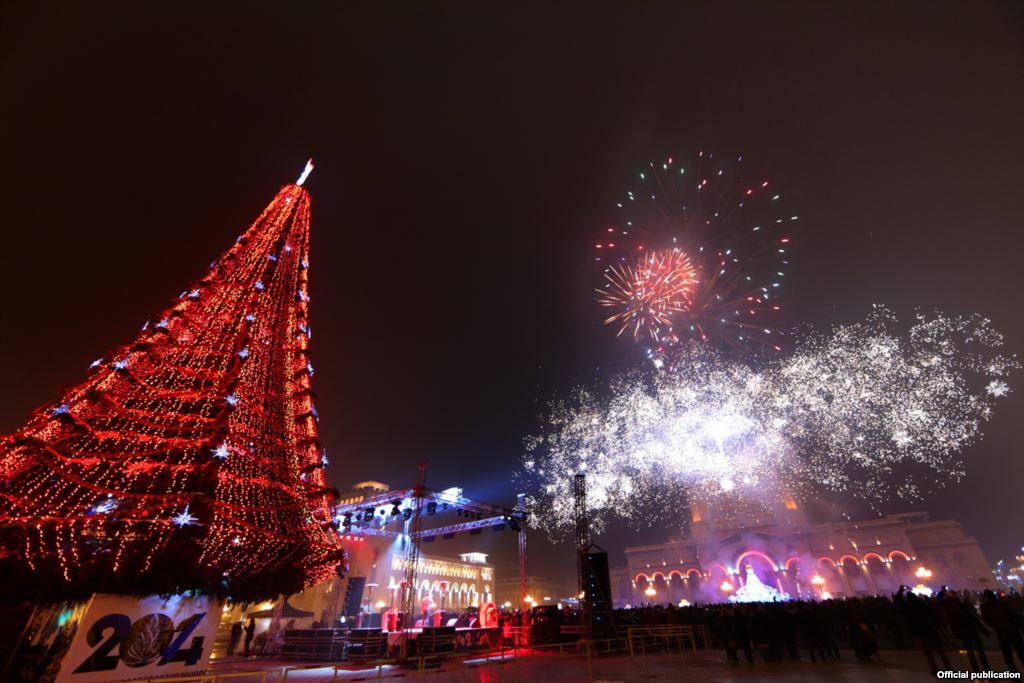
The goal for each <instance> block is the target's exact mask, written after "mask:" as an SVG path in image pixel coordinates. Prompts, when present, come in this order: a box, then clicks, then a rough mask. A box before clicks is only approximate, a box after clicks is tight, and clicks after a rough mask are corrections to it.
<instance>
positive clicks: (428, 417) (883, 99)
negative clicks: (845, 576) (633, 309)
mask: <svg viewBox="0 0 1024 683" xmlns="http://www.w3.org/2000/svg"><path fill="white" fill-rule="evenodd" d="M41 5H42V3H36V2H13V3H12V2H8V3H5V5H4V9H3V10H0V11H2V14H0V92H2V93H3V96H2V101H3V106H2V107H0V149H2V150H3V153H2V157H0V174H2V177H0V211H2V230H3V237H4V244H3V249H2V250H0V330H2V341H0V383H2V386H3V388H4V390H3V391H2V392H0V431H3V432H8V431H12V430H14V429H15V428H16V427H17V426H18V425H19V424H20V423H21V422H22V421H23V420H24V418H25V417H26V416H27V415H28V413H29V412H30V411H31V410H32V409H33V408H35V407H36V406H38V405H40V404H42V403H45V402H48V401H51V400H53V399H54V398H56V397H57V395H58V394H57V392H58V390H59V388H60V387H64V386H70V385H73V384H75V383H77V382H79V381H81V380H82V379H84V377H85V376H86V366H87V365H88V364H89V362H90V361H92V360H93V359H94V358H96V357H98V356H100V355H102V354H103V353H104V352H105V351H106V350H108V349H110V348H112V347H115V346H117V345H119V344H121V343H124V342H127V341H129V340H130V339H132V338H133V337H134V335H135V333H136V332H137V330H138V328H139V326H141V324H142V323H143V322H144V321H146V320H147V319H148V318H149V316H151V315H154V314H156V313H157V312H158V311H160V310H161V309H162V308H163V307H164V306H166V305H167V304H168V303H169V302H170V301H171V300H172V299H173V298H174V297H175V296H176V295H177V294H178V293H179V292H180V291H181V290H182V289H183V288H184V287H185V286H186V285H187V284H188V283H189V282H190V281H192V280H193V279H195V278H197V277H199V276H200V275H201V274H202V273H203V272H204V269H205V267H206V265H207V264H208V263H209V261H210V260H211V258H213V257H214V256H216V255H218V254H219V253H221V252H222V251H223V250H224V249H225V248H227V247H228V246H229V245H230V244H231V242H232V241H233V239H234V237H235V236H236V235H237V234H238V233H240V232H241V231H242V230H243V229H244V228H245V227H247V226H248V225H249V223H250V222H251V221H252V219H253V218H254V217H255V216H256V215H257V214H258V213H259V211H260V210H261V209H262V208H263V206H265V205H266V203H267V202H269V201H270V199H271V198H272V197H273V195H274V193H275V191H276V190H277V189H278V187H279V186H280V185H281V184H283V183H286V182H291V181H293V180H294V178H295V177H296V176H297V175H298V173H299V171H300V170H301V169H302V166H303V163H304V162H305V160H306V157H308V156H312V157H314V159H315V161H316V164H317V168H316V170H315V171H314V173H313V175H312V177H311V179H310V181H309V182H308V183H307V187H308V189H309V190H310V192H311V193H312V195H313V237H312V259H311V260H312V268H311V271H310V273H311V288H312V317H313V329H314V333H315V334H314V338H313V349H314V357H313V358H314V363H315V365H316V369H317V374H316V377H315V380H314V386H315V388H316V390H317V393H318V395H319V403H318V407H319V411H320V414H321V418H322V419H321V432H322V437H323V441H324V443H325V444H326V446H327V448H328V452H329V455H330V457H331V460H332V465H331V468H330V479H331V480H332V483H334V484H335V485H337V486H338V487H339V488H341V489H343V490H344V489H346V488H348V487H349V486H350V485H351V484H352V483H353V482H355V481H359V480H362V479H367V478H372V479H379V480H382V481H386V482H389V483H391V484H392V485H395V486H404V485H408V484H410V483H411V482H412V481H413V479H414V476H415V463H417V462H419V461H426V462H427V463H429V468H428V484H430V485H433V486H436V487H438V488H445V487H448V486H453V485H460V486H463V487H464V488H465V489H466V490H467V493H470V494H474V495H477V496H479V497H482V498H484V499H491V500H493V501H495V502H503V503H511V501H512V500H513V494H514V493H515V490H514V485H513V483H512V482H511V481H510V480H511V474H512V472H513V471H514V470H515V469H516V467H517V465H518V462H519V458H520V456H521V453H522V451H523V438H524V437H525V436H527V435H528V434H530V433H531V432H534V431H535V430H536V428H537V425H538V418H537V416H538V414H539V413H540V412H542V411H543V409H544V404H545V403H546V402H547V401H548V400H549V399H551V398H552V397H554V396H556V395H558V394H560V393H561V394H564V393H565V392H566V391H568V390H569V389H570V388H571V387H572V386H573V385H575V384H580V383H591V382H594V381H595V380H597V379H600V378H604V377H607V376H609V375H610V374H611V373H612V372H614V371H615V370H616V369H619V368H624V367H628V366H630V365H633V364H635V363H636V362H637V358H638V355H637V352H636V349H635V348H633V347H632V346H631V345H630V343H628V342H626V341H625V340H621V339H615V338H614V336H613V334H612V333H611V332H610V331H609V330H608V329H606V328H603V327H602V326H601V324H600V319H601V316H600V311H599V310H598V308H597V306H596V305H595V304H594V301H593V295H592V292H593V288H594V286H595V284H596V282H597V280H596V279H595V278H596V272H595V270H594V268H593V265H592V263H591V262H590V257H591V255H592V252H591V248H592V242H593V239H592V237H593V235H594V233H595V230H596V229H599V228H600V226H601V225H602V224H603V223H604V222H605V221H607V220H608V218H609V216H610V215H611V210H612V208H613V206H614V198H615V197H616V196H617V194H618V193H619V192H620V191H621V190H622V189H624V188H625V187H627V185H628V184H629V182H630V179H631V177H632V174H633V173H634V171H636V170H638V169H640V168H641V167H642V166H643V165H644V164H645V163H646V162H648V161H650V160H654V159H661V158H663V157H665V156H668V155H675V156H677V157H680V158H681V157H684V156H687V155H692V154H694V153H695V152H696V150H698V149H707V150H713V151H714V150H717V151H719V153H721V154H734V153H743V154H744V155H745V157H746V158H748V159H754V160H756V161H757V163H758V164H759V165H763V166H766V167H768V168H771V169H773V173H772V179H773V182H774V183H775V184H776V186H777V187H781V188H784V190H785V191H786V192H787V194H788V197H789V199H790V205H795V206H799V207H801V211H800V214H801V223H802V230H801V231H799V232H797V233H795V235H794V238H795V241H796V245H797V249H796V251H795V254H794V259H793V260H794V267H793V268H792V270H791V275H790V277H789V281H788V289H787V290H786V291H785V293H784V295H785V297H786V302H787V304H788V307H789V313H788V314H789V316H790V319H791V322H794V323H795V322H798V321H808V322H814V323H818V324H827V323H831V322H842V321H854V320H857V319H860V318H862V317H863V316H864V314H866V313H867V312H868V310H869V307H870V305H871V304H872V303H875V302H878V303H886V304H888V305H890V306H891V307H892V308H893V309H894V310H895V311H896V312H897V313H898V314H899V315H900V316H901V318H902V319H904V320H907V319H909V318H910V317H911V315H912V313H913V311H914V309H915V308H922V309H928V310H930V309H933V308H940V309H943V310H945V311H947V312H949V313H969V312H980V313H983V314H985V315H987V316H989V317H991V318H992V320H993V321H994V324H995V326H996V328H997V329H999V330H1001V331H1003V332H1004V333H1005V334H1006V335H1007V337H1008V343H1009V350H1010V351H1013V352H1017V353H1022V354H1024V320H1022V317H1021V315H1020V310H1019V309H1020V300H1021V295H1022V288H1021V284H1020V282H1021V273H1022V271H1024V269H1022V267H1021V265H1020V255H1021V249H1022V247H1024V240H1022V237H1021V234H1020V230H1021V228H1022V227H1024V134H1022V131H1021V126H1022V121H1024V10H1022V8H1021V5H1020V4H1018V3H985V2H962V3H937V2H902V3H862V2H859V3H821V2H814V3H753V2H750V3H739V4H730V3H720V2H716V3H694V2H664V3H634V2H629V3H626V2H621V3H611V2H604V3H537V4H535V5H530V4H524V3H493V2H492V3H471V2H467V3H439V2H428V3H395V4H393V5H390V9H388V7H389V5H388V4H387V3H343V2H324V3H277V4H276V6H274V7H267V8H262V9H261V8H260V7H258V6H257V4H256V3H250V2H246V3H237V4H235V5H234V6H232V7H229V6H228V3H195V4H191V3H138V2H131V3H123V4H120V5H115V4H113V3H64V5H65V6H64V7H61V8H59V9H56V8H50V9H47V8H45V7H43V6H41ZM1020 382H1021V380H1020V377H1017V379H1016V381H1014V380H1013V379H1011V385H1012V386H1016V387H1017V388H1018V392H1019V391H1020ZM1022 408H1024V398H1022V394H1021V393H1018V394H1016V395H1015V396H1013V397H1011V398H1009V399H1007V400H1005V401H1003V402H1002V403H1001V404H1000V406H999V408H998V410H997V414H996V417H995V419H994V420H993V421H992V422H991V423H990V424H989V425H987V427H986V429H985V432H986V434H985V438H984V440H983V441H982V442H981V443H979V444H977V445H975V446H973V447H972V448H970V451H969V452H968V453H967V454H966V457H967V460H968V477H967V479H966V480H965V481H964V482H963V483H962V484H960V485H959V486H955V487H951V488H948V489H946V490H944V491H941V492H938V493H936V494H934V495H933V496H932V497H931V498H930V499H929V500H928V501H926V503H924V504H922V503H915V502H908V501H893V503H892V505H891V506H890V508H891V509H890V511H894V512H895V511H906V510H912V509H929V510H931V512H932V514H933V516H936V517H939V516H941V517H947V516H948V517H953V518H955V519H958V520H960V521H962V522H963V523H964V524H965V525H966V526H967V529H968V530H969V532H970V533H972V534H974V535H976V536H977V537H978V538H979V540H980V541H981V542H982V545H983V547H984V549H985V550H986V551H987V552H988V554H989V557H990V559H991V560H993V561H995V560H997V559H999V558H1001V557H1006V558H1009V555H1010V554H1011V552H1012V551H1014V550H1015V549H1017V548H1019V547H1020V545H1021V544H1022V543H1024V534H1022V533H1021V522H1022V521H1024V514H1022V513H1021V512H1020V510H1021V508H1020V491H1021V488H1020V487H1021V482H1022V481H1024V462H1022V460H1021V458H1020V450H1019V449H1020V447H1019V444H1020V443H1021V441H1022V439H1024V420H1022V419H1021V418H1022ZM652 516H657V517H658V519H657V522H658V525H659V526H661V528H662V529H664V528H665V526H667V525H670V524H671V523H672V519H671V513H669V512H665V511H660V512H658V511H652ZM664 533H665V532H664V531H663V530H660V531H659V530H655V531H648V532H646V533H644V534H641V535H639V536H632V537H631V541H634V542H635V541H636V540H638V539H642V540H646V541H652V542H657V541H660V540H663V539H664ZM481 538H484V539H487V540H486V544H492V545H493V546H494V550H495V552H497V553H498V557H499V560H502V559H509V558H511V551H512V549H513V546H514V542H513V537H512V535H511V534H508V535H502V536H499V535H497V534H492V535H489V536H485V537H481ZM625 540H626V534H625V532H624V530H623V529H615V530H614V531H613V532H612V533H610V534H609V535H608V536H607V537H603V538H599V539H598V541H599V542H601V543H602V545H604V546H605V547H606V548H607V549H608V550H610V551H612V552H613V556H612V562H613V564H620V563H622V561H623V560H622V556H621V554H620V551H621V548H622V547H623V544H624V542H625ZM531 543H533V549H534V555H533V558H532V559H533V561H534V567H535V568H536V569H537V571H538V572H539V573H541V574H544V575H548V576H550V577H551V578H566V579H568V577H569V576H570V575H571V571H572V570H571V567H572V560H571V559H569V558H570V555H569V552H570V551H569V547H568V546H565V545H563V546H561V547H557V548H555V549H553V548H551V547H550V546H547V545H546V544H544V543H542V541H541V538H540V535H539V534H538V535H536V536H535V537H534V540H532V541H531ZM499 549H500V550H499ZM437 551H438V549H436V548H431V549H430V550H429V552H437ZM566 583H567V585H571V582H569V581H566Z"/></svg>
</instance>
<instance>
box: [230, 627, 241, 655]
mask: <svg viewBox="0 0 1024 683" xmlns="http://www.w3.org/2000/svg"><path fill="white" fill-rule="evenodd" d="M241 639H242V622H241V621H236V622H235V623H233V624H231V640H229V641H228V657H230V656H231V655H233V654H235V648H236V647H238V641H239V640H241Z"/></svg>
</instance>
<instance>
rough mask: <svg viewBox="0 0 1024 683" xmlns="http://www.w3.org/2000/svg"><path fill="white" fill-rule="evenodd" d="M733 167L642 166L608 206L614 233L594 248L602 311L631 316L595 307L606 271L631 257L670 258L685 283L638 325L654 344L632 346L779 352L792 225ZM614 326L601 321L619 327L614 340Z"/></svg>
mask: <svg viewBox="0 0 1024 683" xmlns="http://www.w3.org/2000/svg"><path fill="white" fill-rule="evenodd" d="M742 160H743V157H742V156H741V157H738V158H737V159H735V160H731V161H726V160H724V159H719V158H716V157H714V156H713V155H712V154H706V153H704V152H700V153H699V154H698V155H697V156H696V158H695V159H693V160H692V161H691V162H687V163H679V162H678V161H677V160H674V159H672V158H669V159H667V160H666V161H664V162H660V163H651V164H649V167H648V168H647V169H645V170H644V171H643V172H642V173H639V174H638V176H637V181H636V185H635V187H634V188H632V189H630V190H628V191H627V192H626V194H625V197H623V198H622V200H621V201H619V202H618V203H617V211H618V214H617V216H616V219H615V221H614V224H613V225H612V226H611V227H608V228H606V229H605V232H604V233H603V234H602V235H601V238H600V240H599V241H598V242H597V244H596V245H595V248H596V251H597V253H596V256H595V258H596V259H597V261H598V262H599V263H601V264H602V265H603V266H604V268H605V277H606V279H607V280H608V282H606V284H605V290H604V291H603V292H602V299H601V303H602V305H606V306H607V305H615V306H616V307H618V308H619V309H620V311H621V312H622V313H627V312H628V315H630V316H632V315H633V314H634V313H638V312H637V311H636V309H635V308H631V307H630V303H629V300H628V299H627V300H626V301H619V302H617V303H615V304H608V303H606V302H605V300H606V299H607V295H606V294H605V293H606V292H608V291H612V290H613V289H614V288H615V286H616V278H617V276H616V275H615V274H614V273H615V270H619V271H622V269H624V268H625V269H627V270H628V268H629V265H630V264H632V263H634V259H635V255H636V254H638V253H645V252H655V253H665V252H666V250H671V249H680V250H682V251H683V252H685V253H686V254H687V255H688V257H689V260H690V268H691V269H692V272H693V275H694V282H693V284H692V286H691V287H689V288H688V290H687V292H686V297H685V300H683V301H682V303H681V305H676V306H674V307H673V308H672V309H671V310H666V311H663V312H662V316H661V317H662V318H663V319H661V320H657V319H654V318H653V317H651V316H649V315H647V317H646V318H645V320H651V321H652V322H654V323H655V325H654V327H652V326H651V325H647V324H646V323H645V324H644V325H642V326H641V328H643V329H647V330H648V332H649V331H650V330H652V329H657V330H658V335H657V336H652V335H650V334H647V335H641V334H634V337H635V338H636V339H638V340H640V339H643V338H645V337H650V338H651V339H654V340H655V341H657V342H658V343H659V346H661V347H665V346H672V345H674V344H677V343H679V342H680V341H684V340H688V339H689V340H697V341H700V342H706V343H707V344H708V345H710V346H713V347H715V348H718V349H720V350H723V351H738V352H743V353H748V352H752V351H761V350H763V349H766V348H771V349H774V350H776V351H779V350H781V348H782V344H781V342H782V340H781V335H782V333H781V331H780V330H778V328H777V325H776V317H777V313H778V311H779V310H780V308H781V307H780V304H779V292H780V288H781V285H782V281H783V279H784V276H785V273H786V270H787V268H788V265H789V248H790V241H791V237H790V234H789V232H788V231H789V229H790V228H791V226H792V222H793V221H796V220H797V219H798V216H797V215H795V213H794V212H793V211H792V210H789V209H787V208H786V205H785V203H784V201H783V198H782V195H781V194H780V193H779V192H778V191H776V189H775V188H774V187H773V185H772V184H771V183H770V182H769V181H768V180H767V179H765V178H764V177H763V175H755V174H753V173H752V172H750V171H748V170H747V169H745V168H744V167H743V163H742ZM645 313H646V312H645ZM638 317H644V316H642V315H638ZM622 322H623V320H622V318H621V317H619V316H612V317H610V318H608V319H607V320H606V323H608V324H615V325H617V326H619V334H621V333H622V332H623V329H624V328H623V327H622ZM626 327H627V328H628V325H627V326H626Z"/></svg>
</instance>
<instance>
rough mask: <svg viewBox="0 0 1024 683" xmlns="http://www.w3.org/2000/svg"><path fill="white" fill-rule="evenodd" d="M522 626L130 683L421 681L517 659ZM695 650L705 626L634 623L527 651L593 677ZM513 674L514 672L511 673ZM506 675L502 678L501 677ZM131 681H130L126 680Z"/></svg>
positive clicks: (705, 642) (706, 646) (704, 638)
mask: <svg viewBox="0 0 1024 683" xmlns="http://www.w3.org/2000/svg"><path fill="white" fill-rule="evenodd" d="M525 630H526V629H522V628H515V627H513V628H511V629H506V631H505V633H504V634H503V635H504V636H505V639H506V640H509V641H511V647H506V646H504V645H503V646H502V647H501V648H498V649H494V650H487V651H484V652H466V653H460V654H455V653H451V654H446V655H424V656H419V657H409V658H408V659H406V660H405V662H399V661H398V660H396V659H377V660H373V661H368V662H365V663H362V664H357V663H353V662H340V663H339V662H320V663H316V662H310V663H305V664H297V665H291V666H276V667H258V668H253V669H246V670H228V671H222V672H209V673H205V674H196V675H191V676H181V677H169V678H165V677H154V678H138V679H134V680H133V682H131V683H143V682H145V683H231V680H232V679H237V678H243V677H254V676H259V677H260V683H287V682H288V680H289V674H291V673H296V672H300V671H310V670H314V669H324V670H326V671H327V672H329V673H331V674H332V675H331V681H332V682H334V683H337V681H339V680H342V679H339V675H343V674H345V673H347V672H348V673H358V672H361V673H365V674H367V675H365V676H362V677H359V678H348V677H346V678H345V679H343V680H351V681H367V680H383V679H387V678H396V677H405V676H406V675H407V674H408V673H412V672H415V673H414V675H415V679H416V680H421V679H422V678H423V677H425V676H427V675H431V674H444V673H448V674H454V673H457V672H462V673H464V674H465V673H469V672H470V671H473V670H476V669H481V668H485V667H489V666H495V665H505V664H507V663H509V662H513V661H515V659H516V658H517V657H518V656H519V655H520V652H519V648H518V647H517V645H516V643H517V641H518V640H519V639H520V638H521V637H523V633H522V631H525ZM698 649H703V650H704V653H705V654H707V655H709V654H710V649H711V639H710V637H709V633H708V630H707V627H705V626H690V625H678V626H634V627H630V628H628V629H627V631H626V636H625V637H621V636H620V637H618V638H603V639H594V640H587V639H582V640H574V641H571V642H566V643H551V644H548V645H534V646H532V647H530V648H529V652H530V653H549V654H551V655H556V656H557V655H570V656H573V655H575V656H582V657H585V658H586V668H587V680H593V675H594V671H593V664H594V662H593V660H594V658H599V657H602V656H608V655H626V654H628V655H629V656H630V657H631V658H639V659H640V668H641V671H642V672H644V674H645V675H646V672H647V656H648V654H655V653H659V652H660V653H662V654H665V653H668V654H669V655H671V657H672V659H673V660H674V658H675V654H674V653H676V652H678V655H679V661H680V663H681V664H682V665H683V666H685V665H686V656H687V655H688V654H689V655H696V654H698ZM399 665H404V666H405V667H408V668H406V669H405V670H404V671H402V672H396V673H391V674H388V673H387V670H388V669H390V668H391V667H397V666H399ZM509 673H510V674H513V675H514V673H513V671H510V672H509ZM502 680H505V678H502ZM126 683H129V682H126Z"/></svg>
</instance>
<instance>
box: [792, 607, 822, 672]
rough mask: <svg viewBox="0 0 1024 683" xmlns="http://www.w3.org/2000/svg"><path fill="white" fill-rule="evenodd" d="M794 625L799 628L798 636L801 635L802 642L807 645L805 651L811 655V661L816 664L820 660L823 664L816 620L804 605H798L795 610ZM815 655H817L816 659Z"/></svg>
mask: <svg viewBox="0 0 1024 683" xmlns="http://www.w3.org/2000/svg"><path fill="white" fill-rule="evenodd" d="M796 623H797V626H799V627H800V634H801V635H803V637H804V642H805V643H807V651H808V653H810V655H811V661H812V662H816V661H818V659H820V660H821V661H823V662H824V661H825V650H824V649H823V648H822V646H821V634H820V633H819V629H818V620H817V619H815V618H814V615H813V614H811V610H810V609H808V607H807V605H806V604H804V603H800V606H799V607H798V608H797V610H796ZM815 654H817V659H816V658H815Z"/></svg>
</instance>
